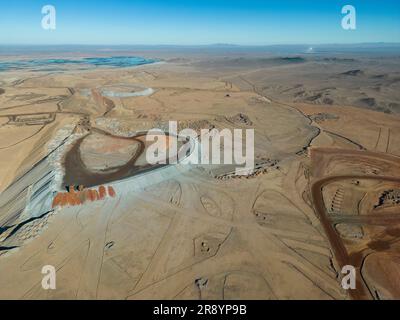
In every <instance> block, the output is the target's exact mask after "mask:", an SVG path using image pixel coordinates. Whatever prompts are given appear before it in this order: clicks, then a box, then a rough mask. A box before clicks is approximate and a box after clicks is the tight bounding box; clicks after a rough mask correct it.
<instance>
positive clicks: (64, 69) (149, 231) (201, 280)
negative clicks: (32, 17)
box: [0, 48, 400, 300]
mask: <svg viewBox="0 0 400 320" xmlns="http://www.w3.org/2000/svg"><path fill="white" fill-rule="evenodd" d="M168 50H169V49H167V48H164V49H163V50H159V51H157V50H156V51H154V52H153V51H149V52H144V53H143V52H140V54H141V53H143V55H145V54H146V57H149V58H135V59H133V58H129V57H130V56H132V57H137V56H138V55H140V54H139V52H130V54H129V57H128V54H127V53H126V52H125V53H124V54H123V55H121V56H120V57H119V58H117V57H116V56H113V57H110V56H107V57H105V56H106V55H107V51H104V52H103V51H102V52H101V53H99V52H96V54H94V53H93V55H91V56H93V58H94V57H96V58H102V59H100V60H99V59H95V60H93V59H89V60H87V59H84V58H85V57H81V56H79V54H78V53H74V55H76V57H75V56H74V57H73V58H71V57H72V56H73V55H69V54H65V57H64V58H65V59H64V60H65V61H64V60H62V61H53V60H52V61H50V64H51V65H50V66H49V65H47V64H46V63H45V62H44V61H42V60H47V59H44V58H43V59H38V57H37V56H36V57H32V59H30V60H29V61H32V63H31V64H27V63H26V62H24V63H21V64H17V65H16V64H15V63H13V64H4V63H3V64H0V69H3V70H2V71H1V70H0V71H1V76H2V77H1V79H0V87H1V88H0V164H1V165H0V298H4V299H134V300H141V299H171V300H172V299H203V300H209V299H226V300H228V299H265V300H274V299H318V300H345V299H398V298H399V293H400V292H399V288H400V284H399V282H398V279H400V269H399V265H400V246H399V239H400V231H399V230H400V218H399V217H400V216H399V212H400V180H399V179H400V178H399V177H400V161H399V157H400V121H399V116H398V114H397V113H395V111H394V110H396V108H397V107H396V105H395V104H394V103H395V102H394V101H396V99H398V92H400V91H399V90H398V89H399V88H398V86H399V84H400V82H399V81H397V80H396V79H397V78H396V77H398V75H397V73H396V72H400V70H398V67H397V66H396V63H395V62H396V61H397V60H394V61H395V62H393V61H392V59H398V58H389V57H388V58H386V57H381V56H379V58H377V57H375V56H371V57H368V58H366V57H364V56H358V55H355V56H354V57H352V59H353V60H350V61H348V60H346V61H343V59H344V58H342V57H336V56H335V54H336V53H332V58H329V59H328V57H327V53H324V55H321V56H319V55H313V54H309V55H304V56H297V55H296V56H293V55H289V54H288V55H283V56H281V55H278V54H276V55H269V54H264V53H263V51H255V52H253V51H251V50H252V49H247V48H246V49H244V48H241V49H240V50H239V51H235V49H234V48H233V49H229V50H228V49H226V52H225V49H223V51H220V50H216V51H210V52H207V53H206V52H204V53H201V54H200V53H199V52H197V51H196V52H192V51H191V50H193V49H190V50H189V49H188V50H186V51H185V52H175V51H168ZM171 50H172V49H171ZM174 50H175V49H174ZM176 50H177V49H176ZM230 50H233V51H232V52H231V51H230ZM243 50H249V52H247V51H246V52H247V53H246V54H244V52H245V51H243ZM100 56H101V57H100ZM260 56H262V57H260ZM124 57H125V58H124ZM154 57H156V58H154ZM86 58H88V57H86ZM349 59H350V58H349ZM0 60H1V59H0ZM38 60H40V62H38ZM74 61H75V62H76V61H78V62H76V63H74ZM82 61H83V62H82ZM150 61H154V62H155V61H163V62H164V63H150ZM372 61H374V63H372ZM148 62H149V63H148ZM47 63H49V61H47ZM99 63H106V65H104V66H102V65H98V64H99ZM135 63H136V64H135ZM18 66H19V67H20V68H16V67H18ZM49 68H52V69H53V68H56V69H57V70H55V71H54V70H49ZM351 70H363V72H355V71H354V72H349V71H351ZM382 74H385V76H382V77H376V75H382ZM338 79H339V80H340V81H343V82H344V83H345V85H341V82H340V81H339V80H338ZM354 79H356V80H357V85H354V83H353V82H354V81H355V80H354ZM370 96H371V97H372V96H373V97H375V99H376V101H375V102H376V104H375V105H374V104H373V101H372V100H363V101H364V102H362V101H360V100H362V99H366V97H370ZM346 97H354V99H353V98H352V99H353V100H354V101H353V100H352V99H350V98H346ZM389 109H390V110H391V113H389V112H387V110H389ZM170 121H174V122H175V123H176V124H177V132H182V130H183V129H191V130H193V131H194V132H195V133H196V134H197V136H198V138H199V139H198V140H197V139H186V140H185V139H183V136H180V135H179V134H178V133H175V131H173V130H170V129H169V123H170ZM153 128H160V129H162V131H163V132H167V134H165V135H161V134H160V135H157V133H156V132H154V131H150V130H152V129H153ZM212 129H216V130H218V131H219V132H222V130H226V131H228V132H234V130H237V129H240V130H242V131H241V132H246V130H252V131H253V133H254V170H253V171H252V172H248V173H247V172H244V173H245V174H243V175H238V174H237V171H236V169H237V166H236V165H234V164H232V163H226V164H225V163H224V162H223V161H221V163H212V164H204V163H199V164H193V163H191V162H190V161H189V156H190V155H191V152H194V150H197V149H198V148H200V149H201V141H200V138H201V137H202V136H201V131H202V130H205V131H207V132H211V131H212ZM168 132H169V133H168ZM146 137H150V138H152V139H150V140H157V141H162V142H163V143H164V145H165V150H163V151H165V152H167V151H170V150H172V149H173V150H175V148H172V146H174V145H176V146H177V149H176V152H175V151H173V152H172V153H171V154H170V156H169V158H168V159H167V161H166V163H149V162H148V159H147V157H146V155H147V151H149V150H150V146H151V143H152V141H147V139H146ZM155 138H157V139H155ZM181 138H182V139H181ZM221 140H222V139H221ZM239 140H240V139H239ZM241 142H242V145H243V147H244V146H245V144H246V143H247V141H246V138H245V136H244V135H243V136H242V139H241ZM224 143H225V141H223V143H221V146H220V149H218V151H220V153H221V159H224V158H223V157H225V154H224V151H225V150H224V148H223V146H224ZM199 145H200V146H199ZM201 151H202V150H201ZM222 156H223V157H222ZM242 156H243V153H242ZM177 159H178V160H179V161H175V160H177ZM347 264H350V265H354V267H355V268H356V276H357V289H356V290H345V289H344V288H343V287H342V286H341V277H342V274H341V269H342V267H343V266H344V265H347ZM46 265H51V266H54V268H55V269H56V274H57V288H56V290H43V288H42V285H41V281H42V277H43V274H42V273H41V270H42V267H43V266H46ZM1 275H7V276H1Z"/></svg>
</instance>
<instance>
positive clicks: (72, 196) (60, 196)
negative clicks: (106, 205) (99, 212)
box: [52, 186, 116, 208]
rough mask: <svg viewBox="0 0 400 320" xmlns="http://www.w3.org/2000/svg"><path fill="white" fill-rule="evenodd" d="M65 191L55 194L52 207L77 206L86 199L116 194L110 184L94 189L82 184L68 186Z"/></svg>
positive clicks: (92, 199) (91, 199)
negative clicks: (86, 187)
mask: <svg viewBox="0 0 400 320" xmlns="http://www.w3.org/2000/svg"><path fill="white" fill-rule="evenodd" d="M66 189H67V192H59V193H57V194H56V196H55V197H54V200H53V204H52V207H53V208H55V207H57V206H60V207H66V206H78V205H81V204H83V203H85V202H87V201H91V202H93V201H97V200H104V199H105V198H107V197H112V198H114V197H115V196H116V193H115V190H114V188H113V187H112V186H108V187H107V188H106V187H105V186H100V187H99V188H98V190H96V189H85V187H84V186H78V187H77V188H76V187H75V186H69V187H66Z"/></svg>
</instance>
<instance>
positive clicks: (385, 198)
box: [374, 189, 400, 209]
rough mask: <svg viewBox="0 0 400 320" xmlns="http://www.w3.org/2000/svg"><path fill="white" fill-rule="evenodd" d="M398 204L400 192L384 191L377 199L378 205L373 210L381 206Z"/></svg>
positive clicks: (399, 202)
mask: <svg viewBox="0 0 400 320" xmlns="http://www.w3.org/2000/svg"><path fill="white" fill-rule="evenodd" d="M399 204H400V190H393V189H391V190H386V191H384V192H383V193H382V195H381V196H380V197H379V200H378V204H376V205H375V206H374V208H375V209H376V208H379V207H381V206H385V205H388V206H394V205H399Z"/></svg>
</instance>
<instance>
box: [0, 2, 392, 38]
mask: <svg viewBox="0 0 400 320" xmlns="http://www.w3.org/2000/svg"><path fill="white" fill-rule="evenodd" d="M46 4H51V5H53V6H55V8H56V13H57V15H56V16H57V28H56V30H52V31H49V30H44V29H42V27H41V20H42V17H43V15H42V13H41V9H42V7H43V6H44V5H46ZM347 4H351V5H353V6H354V7H355V8H356V10H357V29H356V30H344V29H342V27H341V19H342V17H343V15H342V13H341V9H342V7H343V6H344V5H347ZM0 30H1V31H2V32H1V33H0V44H9V45H16V44H25V45H38V44H41V45H61V44H77V45H79V44H86V45H100V44H104V45H135V44H142V45H156V44H159V45H161V44H163V45H205V44H213V43H227V44H236V45H269V44H305V43H308V44H327V43H341V44H350V43H373V42H388V43H396V42H400V3H399V2H398V1H395V0H384V1H379V2H378V1H373V0H352V1H342V0H332V1H319V2H316V1H311V0H282V1H276V0H274V1H271V0H264V1H261V0H248V1H243V0H231V1H227V0H202V1H193V0H186V1H183V0H171V1H162V0H154V1H144V0H134V1H125V0H116V1H112V2H111V1H103V0H99V1H93V0H89V1H85V2H84V3H81V2H80V1H77V0H71V1H59V0H54V1H48V2H46V3H45V2H43V1H39V0H32V1H29V3H27V2H26V1H22V0H16V1H13V2H9V3H7V4H3V6H2V10H1V12H0Z"/></svg>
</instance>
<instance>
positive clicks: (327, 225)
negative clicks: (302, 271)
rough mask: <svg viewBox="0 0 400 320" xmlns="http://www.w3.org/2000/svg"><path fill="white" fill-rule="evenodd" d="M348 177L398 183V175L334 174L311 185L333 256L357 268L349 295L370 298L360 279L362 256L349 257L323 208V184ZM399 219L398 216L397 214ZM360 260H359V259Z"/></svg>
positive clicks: (354, 297) (317, 211)
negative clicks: (355, 283)
mask: <svg viewBox="0 0 400 320" xmlns="http://www.w3.org/2000/svg"><path fill="white" fill-rule="evenodd" d="M348 179H360V180H361V179H369V180H379V181H387V182H397V183H400V178H399V177H390V176H371V175H335V176H329V177H325V178H322V179H319V180H317V181H314V182H313V184H312V185H311V196H312V200H313V203H314V208H315V212H316V213H317V214H318V216H319V218H320V221H321V224H322V226H323V228H324V230H325V232H326V234H327V236H328V239H329V242H330V243H331V246H332V249H333V251H334V254H335V257H336V259H337V261H338V263H339V265H340V268H342V267H343V266H345V265H353V266H355V267H356V270H357V285H356V289H355V290H350V296H351V297H352V298H353V299H356V300H359V299H371V296H370V294H369V292H368V289H367V288H366V285H365V284H364V283H363V282H362V280H361V278H362V277H361V262H362V260H363V259H362V257H359V256H352V257H350V256H349V254H348V252H347V250H346V248H345V246H344V244H343V242H342V240H341V238H340V236H339V235H338V234H337V232H336V230H335V228H334V226H333V224H332V221H331V219H330V218H329V216H328V213H327V211H326V208H325V204H324V200H323V194H322V189H323V187H324V186H326V185H328V184H330V183H332V182H335V181H341V180H348ZM399 219H400V216H399ZM360 260H361V261H360Z"/></svg>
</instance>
